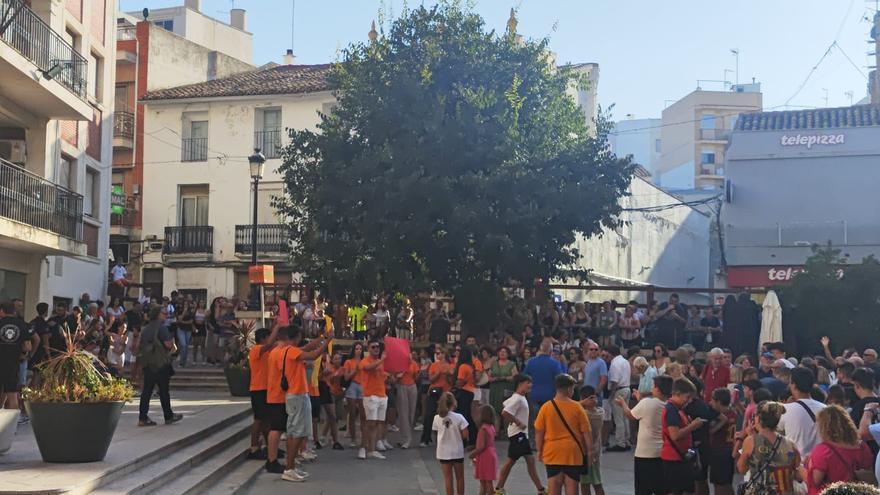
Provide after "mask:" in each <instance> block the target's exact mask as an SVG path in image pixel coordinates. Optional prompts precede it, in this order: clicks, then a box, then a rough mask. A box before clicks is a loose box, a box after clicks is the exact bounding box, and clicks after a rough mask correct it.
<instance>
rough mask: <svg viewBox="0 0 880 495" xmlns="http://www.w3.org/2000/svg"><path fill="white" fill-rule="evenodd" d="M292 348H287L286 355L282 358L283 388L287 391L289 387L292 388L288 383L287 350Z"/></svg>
mask: <svg viewBox="0 0 880 495" xmlns="http://www.w3.org/2000/svg"><path fill="white" fill-rule="evenodd" d="M289 350H290V349H285V351H284V357H283V358H281V390H284V391H285V392H287V389H288V388H290V384H289V383H287V373H286V372H287V351H289Z"/></svg>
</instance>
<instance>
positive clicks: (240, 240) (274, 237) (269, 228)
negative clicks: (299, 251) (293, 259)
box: [235, 224, 290, 254]
mask: <svg viewBox="0 0 880 495" xmlns="http://www.w3.org/2000/svg"><path fill="white" fill-rule="evenodd" d="M253 228H254V226H253V225H236V226H235V252H236V253H247V254H250V253H251V245H252V243H253V236H254V231H253ZM289 239H290V228H289V227H288V226H287V225H280V224H267V225H257V254H259V253H275V254H277V253H285V252H287V249H288V244H287V243H288V240H289Z"/></svg>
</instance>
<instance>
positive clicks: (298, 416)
mask: <svg viewBox="0 0 880 495" xmlns="http://www.w3.org/2000/svg"><path fill="white" fill-rule="evenodd" d="M284 406H285V409H286V410H287V428H286V430H285V431H286V432H287V436H288V437H293V438H308V437H310V436H312V401H311V400H310V397H309V394H287V395H286V396H285V397H284Z"/></svg>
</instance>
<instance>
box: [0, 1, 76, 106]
mask: <svg viewBox="0 0 880 495" xmlns="http://www.w3.org/2000/svg"><path fill="white" fill-rule="evenodd" d="M3 20H6V22H8V25H7V26H6V29H4V30H2V31H0V39H2V40H3V41H4V42H5V43H6V44H7V45H9V46H11V47H12V48H13V49H15V51H17V52H18V53H20V54H21V55H22V56H23V57H25V58H27V59H28V60H30V61H31V62H33V63H34V65H36V66H37V69H39V70H40V72H42V73H43V77H44V78H45V79H49V78H50V77H49V76H51V79H54V80H56V81H58V82H59V83H61V85H62V86H64V87H65V88H67V89H69V90H70V91H72V92H73V94H75V95H77V96H78V97H80V98H81V99H83V100H85V97H86V80H87V79H86V78H87V75H88V73H89V72H88V62H87V61H86V59H85V57H83V56H82V55H80V54H79V52H77V51H76V50H75V49H74V48H73V47H72V46H70V44H69V43H68V42H66V41H64V38H62V37H61V36H60V35H59V34H58V33H56V32H55V31H53V30H52V28H50V27H49V25H48V24H46V23H45V22H43V20H42V19H40V17H39V16H37V14H35V13H34V11H33V10H31V9H30V7H28V6H27V5H26V4H25V3H24V2H22V0H0V22H2V21H3ZM0 28H2V25H0Z"/></svg>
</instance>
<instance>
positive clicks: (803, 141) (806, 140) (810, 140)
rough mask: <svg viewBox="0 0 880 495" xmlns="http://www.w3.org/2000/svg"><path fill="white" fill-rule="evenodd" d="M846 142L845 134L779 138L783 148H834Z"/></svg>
mask: <svg viewBox="0 0 880 495" xmlns="http://www.w3.org/2000/svg"><path fill="white" fill-rule="evenodd" d="M845 142H846V136H845V135H844V134H794V135H791V134H785V135H783V136H782V137H781V138H779V144H780V145H782V146H803V147H805V148H807V149H811V148H812V147H813V146H834V145H838V144H843V143H845Z"/></svg>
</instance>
